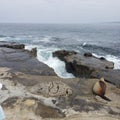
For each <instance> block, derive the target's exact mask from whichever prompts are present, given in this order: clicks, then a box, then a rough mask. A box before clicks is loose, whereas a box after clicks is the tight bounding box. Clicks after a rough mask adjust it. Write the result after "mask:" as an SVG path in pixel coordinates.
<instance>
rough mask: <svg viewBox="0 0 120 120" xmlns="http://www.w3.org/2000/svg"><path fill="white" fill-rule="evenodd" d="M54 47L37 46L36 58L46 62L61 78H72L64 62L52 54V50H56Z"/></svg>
mask: <svg viewBox="0 0 120 120" xmlns="http://www.w3.org/2000/svg"><path fill="white" fill-rule="evenodd" d="M56 50H58V49H56V48H48V49H46V48H45V49H39V48H38V53H37V56H38V60H39V61H41V62H43V63H45V64H47V65H48V66H49V67H51V68H53V69H54V71H55V72H56V74H57V75H58V76H59V77H61V78H74V76H73V74H71V73H68V72H67V71H66V68H65V63H64V62H63V61H61V60H59V59H58V58H57V57H53V56H52V52H53V51H56Z"/></svg>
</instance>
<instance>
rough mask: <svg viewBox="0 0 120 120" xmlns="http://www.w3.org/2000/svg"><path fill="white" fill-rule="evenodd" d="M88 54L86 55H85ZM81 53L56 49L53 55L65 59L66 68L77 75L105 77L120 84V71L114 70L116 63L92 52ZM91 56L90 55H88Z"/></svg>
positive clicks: (115, 83) (113, 82)
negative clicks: (93, 54) (98, 56)
mask: <svg viewBox="0 0 120 120" xmlns="http://www.w3.org/2000/svg"><path fill="white" fill-rule="evenodd" d="M85 54H86V55H85ZM85 54H84V55H81V54H79V53H76V52H75V53H74V52H73V51H72V52H71V51H70V52H69V51H65V50H61V51H56V52H54V53H53V56H56V57H58V58H59V59H60V60H63V61H65V63H66V70H67V71H68V72H69V73H73V74H74V75H75V76H76V77H83V78H84V77H85V78H100V77H104V78H105V80H106V81H108V82H110V83H112V84H114V85H117V86H120V79H119V76H120V71H119V70H113V68H114V63H113V62H110V61H107V60H106V59H104V58H97V57H95V56H92V55H91V54H90V53H85ZM86 56H89V57H86Z"/></svg>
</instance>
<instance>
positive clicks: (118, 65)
mask: <svg viewBox="0 0 120 120" xmlns="http://www.w3.org/2000/svg"><path fill="white" fill-rule="evenodd" d="M93 55H94V56H96V57H98V58H100V57H104V58H106V59H107V60H108V61H112V62H114V69H120V58H118V57H116V56H113V55H106V56H100V55H97V54H95V53H94V54H93Z"/></svg>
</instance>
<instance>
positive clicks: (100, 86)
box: [93, 77, 111, 101]
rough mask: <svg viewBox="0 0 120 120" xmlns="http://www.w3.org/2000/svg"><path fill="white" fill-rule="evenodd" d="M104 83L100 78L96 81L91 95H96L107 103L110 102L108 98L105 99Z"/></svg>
mask: <svg viewBox="0 0 120 120" xmlns="http://www.w3.org/2000/svg"><path fill="white" fill-rule="evenodd" d="M106 87H107V85H106V82H105V81H104V78H103V77H102V78H100V80H99V81H97V82H96V83H95V84H94V86H93V93H94V94H95V95H98V96H100V97H101V98H103V99H104V100H107V101H111V100H110V99H109V98H107V97H106V96H105V92H106Z"/></svg>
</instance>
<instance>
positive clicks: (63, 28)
mask: <svg viewBox="0 0 120 120" xmlns="http://www.w3.org/2000/svg"><path fill="white" fill-rule="evenodd" d="M0 41H12V42H19V43H23V44H25V45H26V49H31V48H34V47H37V50H38V52H37V59H38V60H39V61H41V62H43V63H45V64H47V65H48V66H50V67H52V68H53V69H54V70H55V72H56V73H57V75H58V76H60V77H61V78H74V76H73V75H72V74H70V73H67V72H66V70H65V63H64V62H63V61H60V60H59V59H58V58H53V57H52V52H54V51H56V50H63V49H65V50H74V51H76V52H79V53H81V54H82V53H84V52H91V53H93V54H94V55H95V56H97V57H101V56H103V57H105V58H106V59H107V60H110V61H113V62H114V63H115V68H114V69H120V23H99V24H22V23H20V24H18V23H14V24H12V23H11V24H10V23H0Z"/></svg>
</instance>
